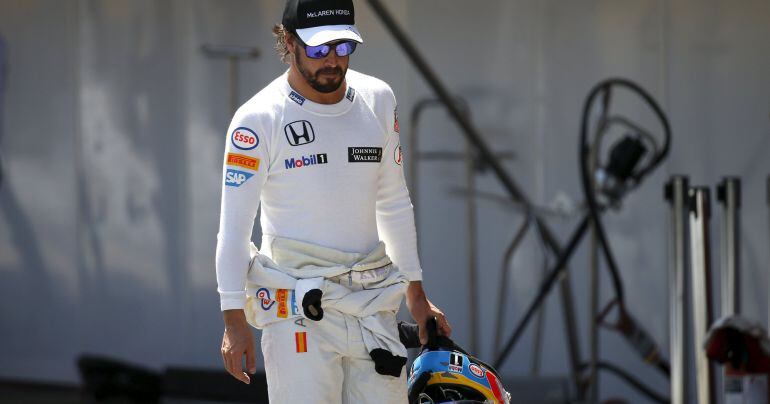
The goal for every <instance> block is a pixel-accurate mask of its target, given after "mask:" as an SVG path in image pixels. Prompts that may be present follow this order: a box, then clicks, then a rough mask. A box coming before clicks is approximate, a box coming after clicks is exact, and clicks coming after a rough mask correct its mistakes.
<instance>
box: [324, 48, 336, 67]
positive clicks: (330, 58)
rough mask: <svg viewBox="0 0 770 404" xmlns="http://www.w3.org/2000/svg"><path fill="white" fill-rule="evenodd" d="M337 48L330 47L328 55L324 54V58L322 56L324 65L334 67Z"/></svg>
mask: <svg viewBox="0 0 770 404" xmlns="http://www.w3.org/2000/svg"><path fill="white" fill-rule="evenodd" d="M338 57H339V56H337V50H336V49H334V47H332V50H331V52H329V54H328V55H326V58H324V66H328V67H334V66H337V58H338Z"/></svg>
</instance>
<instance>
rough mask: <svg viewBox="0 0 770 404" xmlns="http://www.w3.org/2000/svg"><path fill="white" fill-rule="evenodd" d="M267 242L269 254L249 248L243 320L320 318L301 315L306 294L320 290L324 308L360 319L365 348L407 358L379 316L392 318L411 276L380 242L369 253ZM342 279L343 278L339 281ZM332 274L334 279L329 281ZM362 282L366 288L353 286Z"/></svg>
mask: <svg viewBox="0 0 770 404" xmlns="http://www.w3.org/2000/svg"><path fill="white" fill-rule="evenodd" d="M267 241H268V245H267V246H265V245H264V243H263V247H267V248H270V250H271V251H270V254H269V255H270V256H271V257H272V258H269V257H267V256H266V255H265V254H259V253H258V252H257V249H256V247H255V246H253V245H252V248H251V256H252V260H251V265H250V267H249V272H248V276H247V295H248V297H247V303H246V318H247V319H248V321H249V323H250V324H251V325H252V326H254V327H256V328H260V329H261V328H264V327H265V326H267V325H269V324H272V323H275V322H279V321H286V320H295V319H297V318H306V319H309V320H314V321H316V320H318V319H317V318H314V317H316V316H315V315H314V314H312V313H307V314H306V313H305V310H303V305H302V302H303V300H306V299H305V298H306V296H307V295H308V293H311V292H312V293H318V292H313V291H320V296H321V299H320V303H321V305H320V306H321V308H322V309H323V310H329V309H333V310H337V311H339V312H341V313H345V314H348V315H351V316H354V317H356V318H357V319H358V321H359V323H360V325H361V329H362V331H363V339H364V345H365V346H366V348H367V350H368V351H369V352H372V351H374V350H377V349H384V350H387V351H389V352H390V353H392V354H393V355H396V356H402V357H406V348H405V347H404V346H403V345H402V344H401V342H400V340H399V338H398V330H397V329H390V328H389V327H386V326H385V324H389V323H390V321H384V318H383V317H384V316H395V314H396V312H397V311H398V309H399V307H400V305H401V301H402V299H403V297H404V294H405V292H406V288H407V287H408V285H409V279H408V278H407V276H406V275H405V274H403V273H401V272H399V271H398V269H397V268H395V267H394V266H393V265H392V263H391V262H390V259H389V258H388V257H387V255H386V254H385V246H384V244H383V243H380V244H378V245H377V247H375V248H374V249H373V250H372V251H371V252H369V253H368V254H357V253H347V252H342V251H338V250H335V249H331V248H327V247H321V246H317V245H314V244H310V243H305V242H301V241H297V240H290V239H283V238H278V237H275V238H270V239H269V240H267ZM340 277H341V278H342V279H344V281H342V282H340V281H339V279H340ZM334 278H336V279H335V280H337V281H336V282H335V281H334V280H330V279H334ZM361 284H365V285H366V289H361V288H360V287H359V288H356V287H355V286H354V285H361ZM311 297H315V296H311ZM308 300H312V299H308ZM308 314H309V315H308ZM316 314H317V313H316ZM320 321H323V319H320Z"/></svg>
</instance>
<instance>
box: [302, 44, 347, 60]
mask: <svg viewBox="0 0 770 404" xmlns="http://www.w3.org/2000/svg"><path fill="white" fill-rule="evenodd" d="M356 45H357V43H356V42H355V41H344V42H338V43H336V44H331V45H330V44H323V45H318V46H310V45H307V44H305V43H302V46H304V47H305V54H306V55H307V57H309V58H311V59H323V58H325V57H327V56H329V52H331V51H332V48H334V53H336V54H337V56H339V57H344V56H349V55H350V54H351V53H353V51H355V50H356Z"/></svg>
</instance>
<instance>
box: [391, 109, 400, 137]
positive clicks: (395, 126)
mask: <svg viewBox="0 0 770 404" xmlns="http://www.w3.org/2000/svg"><path fill="white" fill-rule="evenodd" d="M393 131H394V132H396V133H401V131H399V127H398V107H396V108H393Z"/></svg>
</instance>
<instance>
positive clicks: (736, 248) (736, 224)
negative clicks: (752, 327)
mask: <svg viewBox="0 0 770 404" xmlns="http://www.w3.org/2000/svg"><path fill="white" fill-rule="evenodd" d="M717 200H718V201H719V203H720V204H721V205H722V239H721V241H722V270H721V273H722V316H730V315H733V314H740V312H741V307H740V295H741V293H740V292H741V291H740V279H741V278H740V275H741V274H740V225H741V224H740V218H739V217H738V216H739V210H740V207H741V180H740V178H737V177H725V178H724V179H722V182H720V183H719V185H717Z"/></svg>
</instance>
